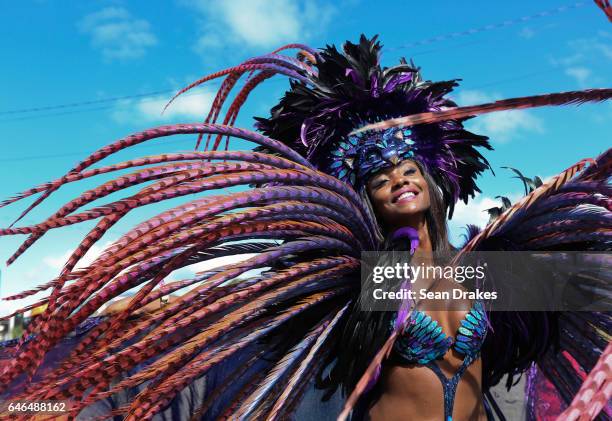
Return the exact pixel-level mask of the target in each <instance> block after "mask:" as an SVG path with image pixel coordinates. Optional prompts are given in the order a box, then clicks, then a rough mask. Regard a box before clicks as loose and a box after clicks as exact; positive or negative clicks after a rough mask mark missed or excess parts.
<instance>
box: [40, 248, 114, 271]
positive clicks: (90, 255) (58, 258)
mask: <svg viewBox="0 0 612 421" xmlns="http://www.w3.org/2000/svg"><path fill="white" fill-rule="evenodd" d="M112 244H113V242H112V241H107V242H105V243H104V244H102V245H97V244H94V245H93V246H91V248H90V249H89V250H88V251H87V253H85V256H83V258H82V259H81V260H80V261H79V263H78V264H77V266H76V268H77V269H78V268H84V267H87V266H88V265H89V264H91V263H92V262H93V261H94V260H95V259H96V258H97V257H98V256H100V254H102V252H103V251H104V250H105V249H106V248H108V247H109V246H111V245H112ZM72 252H73V250H66V251H65V252H64V253H63V254H61V255H54V256H47V257H43V259H42V261H43V263H44V264H46V265H47V266H48V267H50V268H52V269H56V270H57V271H60V270H61V269H62V268H63V267H64V265H65V264H66V262H67V261H68V259H69V258H70V256H71V255H72Z"/></svg>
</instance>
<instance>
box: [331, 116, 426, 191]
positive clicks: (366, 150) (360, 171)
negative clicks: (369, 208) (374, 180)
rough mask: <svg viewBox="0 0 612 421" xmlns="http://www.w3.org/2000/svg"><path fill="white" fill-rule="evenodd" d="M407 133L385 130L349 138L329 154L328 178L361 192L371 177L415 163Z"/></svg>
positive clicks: (397, 130) (406, 130)
mask: <svg viewBox="0 0 612 421" xmlns="http://www.w3.org/2000/svg"><path fill="white" fill-rule="evenodd" d="M411 133H412V131H411V130H410V129H397V128H392V129H387V130H384V131H372V132H363V133H359V134H355V135H351V136H349V137H348V139H347V140H346V141H345V142H340V143H339V144H338V148H337V149H336V150H334V151H332V152H331V156H332V158H331V159H332V163H331V165H330V173H331V175H333V176H335V177H337V178H339V179H340V180H342V181H344V182H347V183H350V184H352V185H353V186H355V187H357V188H360V187H361V186H362V185H363V184H364V183H365V182H366V181H367V180H368V179H369V178H370V177H371V176H373V175H374V174H376V173H377V172H378V171H380V170H382V169H384V168H387V167H389V166H393V165H397V164H399V163H400V162H401V161H403V160H405V159H414V158H415V152H417V153H418V151H417V150H416V149H415V143H414V141H413V140H412V139H411V137H410V136H411Z"/></svg>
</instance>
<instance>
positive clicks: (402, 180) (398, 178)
mask: <svg viewBox="0 0 612 421" xmlns="http://www.w3.org/2000/svg"><path fill="white" fill-rule="evenodd" d="M407 183H408V178H406V177H404V175H403V174H401V173H400V174H392V175H391V187H392V190H397V189H399V188H401V187H403V186H404V185H406V184H407Z"/></svg>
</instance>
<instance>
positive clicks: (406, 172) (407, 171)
mask: <svg viewBox="0 0 612 421" xmlns="http://www.w3.org/2000/svg"><path fill="white" fill-rule="evenodd" d="M415 172H416V170H415V169H414V168H408V169H407V170H406V171H405V172H404V175H411V174H414V173H415Z"/></svg>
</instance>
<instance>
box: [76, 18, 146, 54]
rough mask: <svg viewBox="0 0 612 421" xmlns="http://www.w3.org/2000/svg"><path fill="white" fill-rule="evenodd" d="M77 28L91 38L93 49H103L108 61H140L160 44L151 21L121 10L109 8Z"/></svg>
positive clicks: (82, 22)
mask: <svg viewBox="0 0 612 421" xmlns="http://www.w3.org/2000/svg"><path fill="white" fill-rule="evenodd" d="M78 27H79V29H80V30H81V31H82V32H83V33H85V34H88V35H90V36H91V44H92V46H93V47H94V48H96V49H98V50H101V51H102V55H103V56H104V58H105V59H107V60H113V59H120V60H124V59H134V58H140V57H143V56H144V55H145V53H146V51H147V49H148V48H150V47H152V46H154V45H155V44H157V38H156V37H155V35H154V34H153V33H152V32H151V25H150V24H149V22H147V21H146V20H144V19H136V18H134V17H132V16H131V15H130V13H129V12H128V11H127V10H126V9H124V8H122V7H107V8H105V9H102V10H100V11H98V12H95V13H92V14H89V15H87V16H85V17H84V18H83V19H81V21H80V22H79V23H78Z"/></svg>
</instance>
